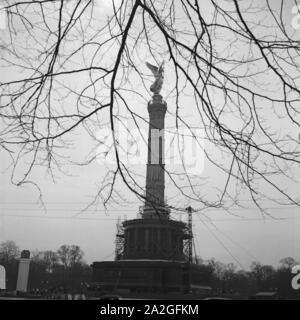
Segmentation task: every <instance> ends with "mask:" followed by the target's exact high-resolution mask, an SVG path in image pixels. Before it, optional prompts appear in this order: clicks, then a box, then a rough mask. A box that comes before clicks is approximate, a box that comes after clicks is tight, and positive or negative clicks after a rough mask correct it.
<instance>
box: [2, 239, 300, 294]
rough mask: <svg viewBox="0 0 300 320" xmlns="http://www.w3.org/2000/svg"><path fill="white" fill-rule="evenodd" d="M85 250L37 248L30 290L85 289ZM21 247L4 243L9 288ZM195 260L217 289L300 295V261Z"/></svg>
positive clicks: (87, 274) (14, 278)
mask: <svg viewBox="0 0 300 320" xmlns="http://www.w3.org/2000/svg"><path fill="white" fill-rule="evenodd" d="M83 256H84V252H83V251H82V250H81V248H80V247H79V246H77V245H62V246H60V247H59V249H58V250H57V251H50V250H47V251H33V252H31V263H30V272H29V290H36V289H38V290H39V291H42V292H53V291H64V290H66V291H72V290H73V291H77V292H78V291H79V290H85V289H86V288H87V287H88V286H89V285H90V284H91V279H92V270H91V267H90V266H89V265H88V264H87V263H86V262H85V261H84V259H83ZM19 257H20V250H19V248H18V246H17V245H16V243H15V242H14V241H10V240H9V241H4V242H2V243H0V264H1V265H3V266H4V267H5V269H6V276H7V289H8V290H15V288H16V282H17V275H18V259H19ZM194 262H195V263H198V264H201V265H203V266H205V268H204V269H205V274H206V275H207V277H209V283H210V286H211V287H212V289H213V291H214V293H216V294H219V295H234V294H236V295H239V296H243V297H249V296H251V295H254V294H255V293H257V292H264V291H272V292H277V293H278V296H279V297H280V298H282V299H300V290H294V289H293V288H292V286H291V281H292V277H293V274H292V273H291V269H292V267H293V266H294V265H297V264H299V262H297V261H296V260H295V259H294V258H292V257H286V258H283V259H281V260H280V261H279V266H278V267H274V266H271V265H263V264H261V263H259V262H257V261H256V262H253V263H252V264H251V266H250V270H248V271H245V270H238V269H237V267H236V265H234V264H233V263H229V264H224V263H222V262H219V261H216V260H215V259H214V258H212V259H209V260H206V261H203V260H202V259H201V258H197V259H195V261H194Z"/></svg>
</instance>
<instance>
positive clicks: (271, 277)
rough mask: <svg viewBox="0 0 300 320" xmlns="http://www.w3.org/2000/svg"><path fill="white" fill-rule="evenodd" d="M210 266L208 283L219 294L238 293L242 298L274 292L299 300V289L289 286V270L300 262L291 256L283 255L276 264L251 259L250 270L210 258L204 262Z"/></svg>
mask: <svg viewBox="0 0 300 320" xmlns="http://www.w3.org/2000/svg"><path fill="white" fill-rule="evenodd" d="M204 263H205V264H206V265H207V266H209V267H210V268H211V281H210V283H211V286H212V288H213V290H214V292H216V293H219V294H221V295H224V294H225V295H226V294H230V295H231V294H233V295H234V294H237V295H241V296H243V297H249V296H252V295H254V294H256V293H258V292H277V294H278V297H279V298H280V299H300V290H294V289H293V288H292V285H291V281H292V278H293V276H294V275H293V274H292V273H291V269H292V267H293V266H294V265H297V264H299V263H298V262H297V261H296V260H295V259H294V258H292V257H286V258H283V259H281V260H280V261H279V266H278V267H276V268H275V267H274V266H272V265H263V264H261V263H260V262H257V261H255V262H253V263H252V264H251V266H250V270H249V271H245V270H238V269H237V267H236V266H235V265H234V264H233V263H229V264H223V263H221V262H218V261H216V260H215V259H210V260H208V261H205V262H204Z"/></svg>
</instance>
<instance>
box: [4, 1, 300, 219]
mask: <svg viewBox="0 0 300 320" xmlns="http://www.w3.org/2000/svg"><path fill="white" fill-rule="evenodd" d="M287 2H289V1H283V0H281V1H269V0H266V1H238V0H234V1H225V0H223V1H218V0H207V1H190V0H178V1H177V0H176V1H175V0H167V1H155V0H136V1H134V0H120V1H113V2H110V3H111V9H110V10H111V14H109V15H108V16H107V17H104V15H102V16H101V11H103V10H104V9H103V8H104V1H100V0H99V1H98V9H97V1H92V0H85V1H83V0H82V1H75V0H74V1H63V0H61V1H47V0H39V1H17V0H5V1H3V2H2V6H3V9H2V10H6V12H7V30H6V31H5V32H6V33H7V36H6V37H5V38H3V39H2V40H1V69H2V70H5V69H7V70H9V72H8V79H6V80H5V82H4V81H2V82H1V84H0V88H1V89H0V90H1V91H0V95H1V107H0V117H1V132H0V146H1V148H2V151H3V150H5V151H6V152H8V153H9V154H10V156H11V159H12V164H13V175H12V177H13V178H12V180H13V182H14V183H15V184H17V185H21V184H24V183H28V182H29V183H34V181H32V179H31V174H32V172H33V170H34V168H35V167H36V166H40V165H45V166H47V168H48V169H49V171H50V172H51V173H53V172H54V170H55V169H59V170H63V164H64V163H67V161H68V156H67V155H66V150H67V149H69V148H70V147H71V146H72V143H73V141H74V140H76V139H77V136H76V135H77V134H78V133H79V132H81V131H80V129H81V128H84V129H85V132H86V133H88V135H89V136H90V137H92V138H93V139H94V147H95V149H96V148H97V147H98V146H99V145H102V144H103V143H104V142H103V137H100V138H99V137H98V136H97V135H96V132H97V131H98V130H99V128H104V127H109V128H110V129H111V134H112V144H111V145H109V146H108V151H107V152H110V153H113V154H114V157H115V160H116V161H115V166H114V168H112V169H110V170H109V171H108V172H107V175H106V176H105V178H104V180H103V184H102V187H101V188H100V189H99V193H98V194H97V197H98V198H100V199H102V201H103V202H104V203H105V204H106V203H107V202H108V201H109V200H110V199H113V198H114V199H116V198H117V196H118V190H117V185H118V184H117V182H120V181H121V182H122V183H125V184H126V186H127V187H128V188H129V189H130V190H131V191H132V192H134V193H135V194H136V195H138V197H140V198H143V197H144V190H143V186H142V185H141V184H140V183H139V182H138V181H139V180H138V177H137V176H136V175H135V173H134V171H133V170H132V168H130V166H128V165H127V164H126V159H125V158H124V157H123V156H122V155H121V152H120V145H119V144H118V139H117V138H116V134H117V131H118V130H119V129H118V128H120V127H122V126H124V127H125V128H126V123H125V119H126V120H128V119H129V120H130V121H132V123H133V124H134V126H135V128H136V129H139V128H140V127H141V124H143V123H144V122H145V121H146V120H145V117H144V115H145V113H142V112H141V113H140V112H139V111H137V110H139V109H138V108H137V106H140V108H141V106H145V105H146V102H147V100H149V98H150V95H149V91H148V87H149V83H148V81H147V79H148V77H147V76H146V75H145V74H144V73H145V72H148V71H147V70H146V68H145V59H147V60H148V61H152V62H153V63H155V62H156V63H157V64H159V63H161V61H162V60H166V67H165V69H166V72H167V73H168V74H167V75H166V77H165V79H166V83H167V84H166V85H165V88H164V90H165V92H164V93H163V95H164V97H165V98H168V108H169V109H168V112H169V115H171V116H173V118H172V119H173V123H174V127H175V128H176V130H179V128H180V127H183V128H185V129H186V130H188V131H189V132H190V134H191V136H193V137H194V139H195V141H198V142H200V139H203V140H205V147H204V148H203V154H204V156H205V161H206V163H207V166H209V167H211V168H213V170H214V171H216V172H218V174H219V175H220V177H221V178H220V181H221V182H220V181H215V178H211V180H209V177H208V179H207V180H205V183H206V186H207V188H208V186H209V185H211V187H212V189H213V190H214V193H213V196H210V197H206V196H205V192H203V191H202V192H201V189H202V190H203V188H202V184H203V181H202V180H201V179H202V178H203V177H201V176H200V177H199V176H198V177H197V176H195V177H194V176H191V175H189V174H188V173H187V172H186V171H185V170H184V164H183V170H182V172H172V171H170V170H168V168H167V167H166V174H167V175H168V177H169V179H170V181H171V183H172V184H173V185H174V186H175V187H177V188H178V192H179V193H180V194H181V195H182V196H183V197H185V198H186V199H189V201H195V202H198V206H199V210H200V209H202V208H206V207H209V206H214V207H221V206H224V207H225V208H229V207H230V205H231V204H237V199H238V198H239V195H241V194H243V193H246V192H248V193H249V194H250V196H251V197H252V199H253V201H254V203H255V204H256V205H257V206H258V207H259V208H260V209H261V210H262V211H264V209H265V208H264V207H263V205H262V202H261V199H265V198H269V199H270V200H273V201H275V202H276V203H277V204H278V203H280V204H293V205H298V204H299V199H298V198H297V196H296V194H295V193H294V192H293V191H291V190H293V189H289V190H288V189H286V188H285V187H286V186H287V185H291V186H293V187H292V188H294V189H295V186H297V185H298V176H297V174H298V172H297V168H298V166H299V151H300V149H299V120H300V117H299V111H300V110H299V107H300V96H299V93H300V92H299V87H300V86H299V84H300V82H299V76H300V73H299V71H300V69H299V68H300V58H299V57H300V55H299V50H300V42H299V41H298V40H297V39H299V36H298V37H297V31H296V30H295V29H293V27H292V26H291V20H292V18H293V15H292V13H291V11H290V10H291V8H290V7H288V4H287ZM291 2H293V1H291ZM289 5H290V3H289ZM293 5H295V6H296V5H297V2H296V1H295V2H293ZM106 8H107V7H106ZM147 75H148V74H147ZM145 82H146V83H145ZM147 92H148V93H147ZM186 101H188V105H186ZM171 105H172V107H171ZM187 108H189V109H190V110H189V114H192V118H191V117H186V109H187ZM144 109H146V108H144ZM143 112H144V111H143ZM195 128H201V129H203V130H204V132H205V135H204V137H199V136H197V135H196V134H195V130H194V129H195ZM178 132H179V131H178ZM74 137H75V138H74ZM85 156H86V158H85V159H84V161H83V162H82V164H91V163H92V162H94V161H97V159H96V158H97V157H96V156H95V154H92V155H89V154H85ZM20 162H22V163H27V169H26V170H25V172H23V175H22V177H21V178H19V179H17V177H16V175H14V173H15V172H16V169H17V167H18V165H19V164H20ZM179 178H180V179H179ZM16 179H17V180H16ZM178 179H179V180H180V182H178V181H179V180H178ZM295 190H296V189H295ZM177 209H180V208H177ZM264 212H265V213H267V214H268V212H267V211H264Z"/></svg>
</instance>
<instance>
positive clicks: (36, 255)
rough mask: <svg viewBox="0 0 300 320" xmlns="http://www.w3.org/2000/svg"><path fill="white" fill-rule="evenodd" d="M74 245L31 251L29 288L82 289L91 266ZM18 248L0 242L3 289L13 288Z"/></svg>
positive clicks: (87, 278)
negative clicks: (4, 283) (51, 249)
mask: <svg viewBox="0 0 300 320" xmlns="http://www.w3.org/2000/svg"><path fill="white" fill-rule="evenodd" d="M83 256H84V252H83V251H82V250H81V249H80V247H79V246H77V245H62V246H60V247H59V249H58V250H57V251H50V250H47V251H37V250H36V251H33V252H31V262H30V271H29V281H28V283H29V290H30V291H32V290H38V291H40V292H51V291H64V290H67V291H70V290H76V291H78V290H82V289H84V288H85V287H86V286H87V284H88V283H89V282H90V277H91V268H90V266H89V265H88V264H87V263H86V262H85V261H84V259H83ZM19 257H20V250H19V248H18V246H17V245H16V243H15V242H14V241H10V240H9V241H4V242H2V243H1V244H0V264H1V265H3V266H4V267H5V269H6V278H7V289H8V290H15V289H16V283H17V276H18V259H19Z"/></svg>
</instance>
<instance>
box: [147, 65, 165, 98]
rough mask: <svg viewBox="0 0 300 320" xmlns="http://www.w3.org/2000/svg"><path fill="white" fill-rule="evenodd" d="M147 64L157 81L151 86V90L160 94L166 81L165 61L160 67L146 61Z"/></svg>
mask: <svg viewBox="0 0 300 320" xmlns="http://www.w3.org/2000/svg"><path fill="white" fill-rule="evenodd" d="M146 66H147V67H148V68H149V69H150V70H151V71H152V73H153V75H154V78H155V81H154V82H153V84H152V85H151V87H150V91H152V92H153V93H154V94H159V93H160V90H161V88H162V85H163V82H164V62H162V64H161V65H160V66H159V67H156V66H154V65H153V64H151V63H149V62H146Z"/></svg>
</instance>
